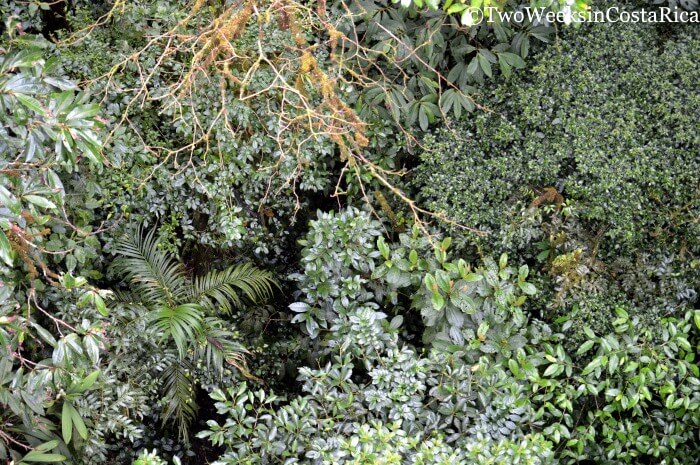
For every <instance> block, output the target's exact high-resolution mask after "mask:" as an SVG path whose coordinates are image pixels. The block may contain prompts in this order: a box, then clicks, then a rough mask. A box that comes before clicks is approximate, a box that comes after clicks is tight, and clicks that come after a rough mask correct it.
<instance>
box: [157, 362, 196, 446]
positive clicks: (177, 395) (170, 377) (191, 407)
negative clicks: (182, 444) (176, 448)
mask: <svg viewBox="0 0 700 465" xmlns="http://www.w3.org/2000/svg"><path fill="white" fill-rule="evenodd" d="M193 372H194V365H193V364H192V362H191V361H189V360H187V359H181V360H179V361H177V362H175V363H173V364H171V365H169V366H168V367H167V368H166V369H165V370H163V373H162V379H163V400H164V401H165V410H164V411H163V424H165V423H166V422H167V421H168V420H170V419H171V418H172V419H173V420H174V421H175V422H176V423H177V426H178V431H179V433H180V438H181V439H182V440H183V441H187V433H188V429H189V424H190V423H191V422H192V421H193V420H194V419H195V417H196V416H197V404H196V402H195V390H194V387H195V386H194V379H193V378H192V373H193Z"/></svg>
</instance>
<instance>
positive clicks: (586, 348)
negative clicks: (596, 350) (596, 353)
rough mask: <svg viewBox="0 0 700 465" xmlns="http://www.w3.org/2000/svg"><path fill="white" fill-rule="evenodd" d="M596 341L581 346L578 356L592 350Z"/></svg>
mask: <svg viewBox="0 0 700 465" xmlns="http://www.w3.org/2000/svg"><path fill="white" fill-rule="evenodd" d="M593 344H594V341H586V342H584V343H583V344H581V347H579V348H578V350H577V351H576V355H581V354H585V353H586V352H588V351H589V350H591V347H593Z"/></svg>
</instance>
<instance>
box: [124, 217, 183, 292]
mask: <svg viewBox="0 0 700 465" xmlns="http://www.w3.org/2000/svg"><path fill="white" fill-rule="evenodd" d="M116 252H117V253H118V254H119V255H121V257H120V258H118V259H117V260H115V262H114V264H113V265H112V266H113V269H114V270H115V271H116V272H117V273H119V274H120V275H122V276H123V277H124V278H125V279H126V280H128V281H129V282H130V283H131V284H133V285H134V286H135V289H134V291H135V292H137V293H138V295H139V297H140V298H141V299H142V300H143V301H144V303H146V304H154V303H162V304H166V305H169V306H175V305H177V304H178V303H179V302H180V301H181V300H180V299H181V297H183V296H184V295H185V294H186V292H187V286H186V283H187V279H186V276H185V272H184V268H183V266H182V264H180V263H178V262H177V260H175V259H174V258H173V257H172V256H170V254H168V253H167V252H165V251H164V250H161V249H159V248H158V239H157V237H156V229H155V228H154V229H151V230H150V231H149V232H148V233H147V234H146V235H145V236H144V234H143V231H142V229H141V228H139V229H138V231H137V233H136V235H135V236H134V237H128V238H124V239H122V240H121V241H119V242H118V244H117V248H116Z"/></svg>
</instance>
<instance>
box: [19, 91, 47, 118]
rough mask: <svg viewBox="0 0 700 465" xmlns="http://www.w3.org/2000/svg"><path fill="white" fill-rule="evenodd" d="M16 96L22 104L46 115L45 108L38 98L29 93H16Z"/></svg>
mask: <svg viewBox="0 0 700 465" xmlns="http://www.w3.org/2000/svg"><path fill="white" fill-rule="evenodd" d="M15 97H17V100H19V101H20V103H21V104H22V105H24V106H25V107H26V108H28V109H30V110H31V111H33V112H35V113H39V114H41V115H44V114H45V112H44V108H43V107H42V105H41V102H39V101H38V100H37V99H35V98H34V97H30V96H29V95H25V94H15Z"/></svg>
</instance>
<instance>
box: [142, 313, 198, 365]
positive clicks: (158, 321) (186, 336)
mask: <svg viewBox="0 0 700 465" xmlns="http://www.w3.org/2000/svg"><path fill="white" fill-rule="evenodd" d="M150 318H151V319H152V320H153V324H154V326H155V327H156V328H157V329H158V330H159V331H162V333H163V337H164V338H167V337H172V339H173V341H174V342H175V346H177V352H178V354H179V355H180V358H181V359H182V358H184V357H185V355H186V353H187V347H188V346H189V345H190V343H192V342H194V341H196V339H197V336H198V335H199V334H201V333H202V307H201V306H199V305H197V304H182V305H178V306H177V307H175V308H170V307H167V306H163V307H161V308H160V309H158V310H156V311H153V312H151V315H150Z"/></svg>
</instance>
